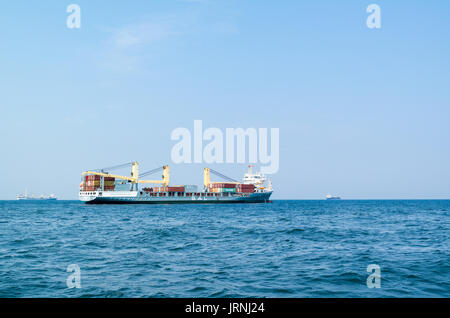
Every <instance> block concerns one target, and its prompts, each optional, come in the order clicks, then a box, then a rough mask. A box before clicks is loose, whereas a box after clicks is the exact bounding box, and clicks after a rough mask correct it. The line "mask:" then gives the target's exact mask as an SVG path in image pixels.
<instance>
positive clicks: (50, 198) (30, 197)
mask: <svg viewBox="0 0 450 318" xmlns="http://www.w3.org/2000/svg"><path fill="white" fill-rule="evenodd" d="M57 199H58V198H57V197H56V196H55V195H54V194H50V195H41V196H39V197H35V196H34V195H28V191H27V190H26V189H25V194H19V195H18V196H17V200H19V201H26V200H40V201H56V200H57Z"/></svg>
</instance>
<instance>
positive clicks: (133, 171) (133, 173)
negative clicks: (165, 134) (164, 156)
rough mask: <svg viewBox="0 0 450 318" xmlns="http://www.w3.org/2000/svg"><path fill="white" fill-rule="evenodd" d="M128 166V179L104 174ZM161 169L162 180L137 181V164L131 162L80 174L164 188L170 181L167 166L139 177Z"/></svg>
mask: <svg viewBox="0 0 450 318" xmlns="http://www.w3.org/2000/svg"><path fill="white" fill-rule="evenodd" d="M130 164H131V176H130V177H126V176H120V175H116V174H111V173H108V172H105V171H107V170H113V169H117V168H121V167H124V166H127V165H130ZM161 169H162V170H163V175H162V180H139V162H131V163H127V164H123V165H119V166H114V167H111V168H105V169H100V171H85V172H83V173H82V176H86V175H96V176H101V177H110V178H116V179H121V180H127V181H130V182H131V183H132V184H145V183H153V184H161V185H162V186H164V187H166V186H168V185H169V179H170V173H169V166H168V165H166V166H163V167H160V168H157V169H153V170H150V171H147V172H144V173H143V174H142V175H141V177H142V176H146V175H150V174H153V173H155V172H157V171H159V170H161Z"/></svg>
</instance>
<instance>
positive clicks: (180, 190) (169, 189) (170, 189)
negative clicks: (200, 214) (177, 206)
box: [167, 187, 184, 192]
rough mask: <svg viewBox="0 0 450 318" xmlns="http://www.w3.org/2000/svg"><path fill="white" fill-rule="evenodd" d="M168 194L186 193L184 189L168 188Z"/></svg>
mask: <svg viewBox="0 0 450 318" xmlns="http://www.w3.org/2000/svg"><path fill="white" fill-rule="evenodd" d="M167 191H168V192H184V187H168V189H167Z"/></svg>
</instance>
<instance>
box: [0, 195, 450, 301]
mask: <svg viewBox="0 0 450 318" xmlns="http://www.w3.org/2000/svg"><path fill="white" fill-rule="evenodd" d="M0 297H6V298H16V297H32V298H35V297H50V298H56V297H63V298H78V297H101V298H104V297H111V298H122V297H132V298H135V297H136V298H141V297H185V298H191V297H194V298H196V297H217V298H221V297H232V298H235V297H236V298H238V297H270V298H301V297H319V298H322V297H337V298H346V297H357V298H359V297H361V298H367V297H369V298H375V297H376V298H378V297H388V298H390V297H426V298H430V297H431V298H434V297H439V298H440V297H450V201H449V200H423V201H422V200H392V201H391V200H367V201H363V200H359V201H353V200H341V201H325V200H317V201H314V200H308V201H306V200H305V201H283V200H275V201H273V203H268V204H211V205H208V204H207V205H192V204H190V205H85V204H83V203H81V202H78V201H56V202H51V201H0Z"/></svg>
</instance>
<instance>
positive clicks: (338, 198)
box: [325, 194, 341, 200]
mask: <svg viewBox="0 0 450 318" xmlns="http://www.w3.org/2000/svg"><path fill="white" fill-rule="evenodd" d="M325 199H326V200H341V197H338V196H333V195H331V194H327V196H326V197H325Z"/></svg>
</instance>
